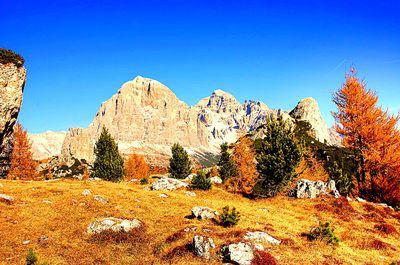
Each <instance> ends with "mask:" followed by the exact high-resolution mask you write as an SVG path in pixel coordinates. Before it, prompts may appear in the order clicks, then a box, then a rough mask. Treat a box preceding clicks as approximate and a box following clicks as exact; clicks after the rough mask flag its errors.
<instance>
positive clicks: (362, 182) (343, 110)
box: [332, 69, 400, 200]
mask: <svg viewBox="0 0 400 265" xmlns="http://www.w3.org/2000/svg"><path fill="white" fill-rule="evenodd" d="M333 101H334V103H335V104H336V106H337V107H338V111H337V112H334V113H332V114H333V116H334V118H335V123H336V124H335V128H336V131H337V132H338V133H339V134H340V135H341V136H342V137H343V145H344V146H345V147H347V148H350V149H351V150H353V151H354V156H355V160H356V163H357V165H358V170H357V172H355V173H356V174H355V177H356V180H357V186H358V189H359V192H361V193H366V194H367V195H368V196H369V197H371V199H379V200H385V199H384V197H385V196H386V195H387V192H388V190H390V189H397V188H399V185H400V184H399V179H398V178H399V177H397V176H398V173H400V171H399V169H400V149H399V147H400V146H399V145H400V133H399V130H398V128H397V124H398V121H399V118H400V116H399V115H390V114H389V112H388V111H387V110H383V109H382V107H380V106H378V105H377V102H378V96H377V95H376V94H375V92H374V91H372V90H369V89H366V87H365V82H364V81H360V80H359V79H358V77H357V76H356V71H355V70H354V69H352V70H351V72H350V73H349V74H347V75H346V81H345V83H344V84H343V85H342V87H341V88H340V89H339V91H337V92H336V93H335V94H334V95H333ZM395 172H397V173H395ZM394 178H396V181H394V182H392V181H393V180H394ZM389 179H391V180H392V181H391V182H392V184H391V185H392V186H393V188H390V189H388V187H387V184H388V183H387V181H388V180H389ZM395 186H396V187H395Z"/></svg>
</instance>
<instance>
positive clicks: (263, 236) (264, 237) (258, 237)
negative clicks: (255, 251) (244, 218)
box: [244, 231, 281, 245]
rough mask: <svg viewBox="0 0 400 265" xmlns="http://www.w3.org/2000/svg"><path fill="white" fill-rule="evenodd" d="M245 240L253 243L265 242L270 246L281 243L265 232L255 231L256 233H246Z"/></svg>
mask: <svg viewBox="0 0 400 265" xmlns="http://www.w3.org/2000/svg"><path fill="white" fill-rule="evenodd" d="M244 239H245V240H249V241H255V242H260V243H261V242H267V243H270V244H272V245H279V244H280V243H281V241H280V240H278V239H276V238H273V237H272V236H270V235H268V234H267V233H265V232H261V231H257V232H247V233H246V235H245V236H244Z"/></svg>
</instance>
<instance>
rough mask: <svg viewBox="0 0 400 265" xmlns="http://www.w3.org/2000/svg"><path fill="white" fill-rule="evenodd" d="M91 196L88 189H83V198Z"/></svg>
mask: <svg viewBox="0 0 400 265" xmlns="http://www.w3.org/2000/svg"><path fill="white" fill-rule="evenodd" d="M91 194H92V191H91V190H89V189H84V190H83V191H82V195H83V196H88V195H91Z"/></svg>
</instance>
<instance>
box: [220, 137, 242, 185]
mask: <svg viewBox="0 0 400 265" xmlns="http://www.w3.org/2000/svg"><path fill="white" fill-rule="evenodd" d="M218 166H219V169H218V172H219V175H220V176H221V179H222V181H223V182H225V180H227V179H229V178H231V177H233V176H235V175H236V173H237V172H236V166H235V162H234V161H233V160H232V158H231V154H230V153H229V151H228V144H227V143H223V144H221V157H220V159H219V161H218Z"/></svg>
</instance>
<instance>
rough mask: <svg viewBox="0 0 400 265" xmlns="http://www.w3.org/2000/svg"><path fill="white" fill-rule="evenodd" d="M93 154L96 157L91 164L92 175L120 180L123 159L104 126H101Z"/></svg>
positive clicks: (122, 170) (122, 172)
mask: <svg viewBox="0 0 400 265" xmlns="http://www.w3.org/2000/svg"><path fill="white" fill-rule="evenodd" d="M94 154H95V156H96V158H95V161H94V164H93V170H92V174H91V176H92V177H97V178H101V179H104V180H111V181H119V180H121V178H122V177H123V175H124V160H123V159H122V157H121V155H120V153H119V152H118V145H117V143H116V142H115V141H114V139H113V138H112V136H111V134H110V133H109V132H108V130H107V128H106V127H103V129H102V132H101V134H100V137H99V139H98V140H97V142H96V145H95V147H94Z"/></svg>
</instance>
